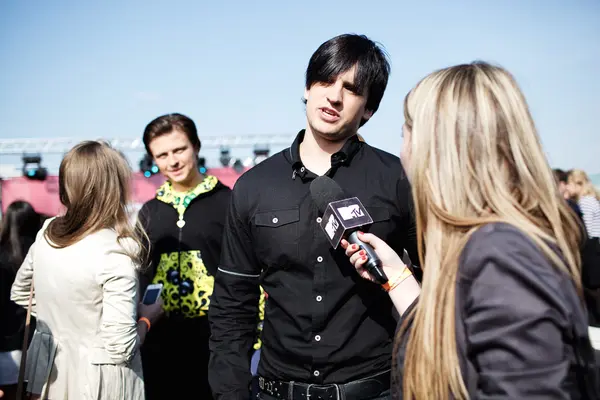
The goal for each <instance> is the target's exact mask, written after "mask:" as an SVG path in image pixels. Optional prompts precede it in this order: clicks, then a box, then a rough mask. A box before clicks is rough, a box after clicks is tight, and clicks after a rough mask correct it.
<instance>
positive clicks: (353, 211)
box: [337, 204, 365, 221]
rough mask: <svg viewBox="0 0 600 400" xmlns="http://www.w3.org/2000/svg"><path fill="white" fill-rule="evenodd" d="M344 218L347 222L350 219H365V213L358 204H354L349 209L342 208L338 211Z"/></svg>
mask: <svg viewBox="0 0 600 400" xmlns="http://www.w3.org/2000/svg"><path fill="white" fill-rule="evenodd" d="M337 210H338V212H339V213H340V215H341V216H342V218H343V219H344V220H346V221H348V220H349V219H354V218H359V217H364V216H365V213H364V212H363V210H361V209H360V206H359V205H358V204H352V205H350V206H348V207H340V208H338V209H337Z"/></svg>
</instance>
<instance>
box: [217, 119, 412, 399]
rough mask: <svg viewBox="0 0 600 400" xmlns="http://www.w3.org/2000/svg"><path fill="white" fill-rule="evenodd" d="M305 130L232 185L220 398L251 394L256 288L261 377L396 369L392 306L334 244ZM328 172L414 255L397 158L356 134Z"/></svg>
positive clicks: (220, 297) (316, 379)
mask: <svg viewBox="0 0 600 400" xmlns="http://www.w3.org/2000/svg"><path fill="white" fill-rule="evenodd" d="M303 138H304V131H301V132H300V134H299V135H298V137H297V138H296V140H295V142H294V143H293V144H292V146H291V147H290V148H288V149H286V150H284V151H282V152H281V153H278V154H276V155H274V156H273V157H271V158H269V159H267V160H265V161H263V162H262V163H260V164H258V165H257V166H255V167H253V168H252V169H251V170H249V171H248V172H246V173H245V174H244V175H243V176H241V177H240V178H239V180H238V181H237V182H236V185H235V188H234V190H233V194H232V199H231V204H230V210H229V214H228V217H227V222H226V225H225V233H224V237H223V248H222V254H221V263H220V267H219V271H218V273H217V276H216V278H215V286H214V292H213V297H212V302H211V307H210V311H209V321H210V324H211V340H210V347H211V361H210V368H209V379H210V383H211V387H212V390H213V392H215V394H217V396H218V397H219V398H223V399H242V398H247V396H248V384H249V381H250V366H249V365H250V362H249V360H250V355H251V348H252V342H253V339H254V337H253V335H254V333H255V328H256V322H257V303H258V298H259V293H260V291H259V285H262V287H263V288H264V290H265V291H266V292H267V294H268V299H267V302H266V310H265V319H264V326H263V331H262V343H263V344H262V351H261V360H260V364H259V371H258V372H259V374H260V375H261V376H264V377H265V378H269V379H273V380H281V381H296V382H306V383H315V384H327V383H344V382H349V381H353V380H356V379H359V378H362V377H366V376H369V375H372V374H376V373H379V372H383V371H385V370H387V369H389V368H390V366H391V356H392V343H393V341H394V332H395V328H396V321H395V319H394V317H393V314H392V303H391V301H390V298H389V296H388V294H387V293H386V292H385V291H384V290H383V289H382V288H381V287H380V286H379V285H377V284H375V283H372V282H369V281H367V280H364V279H362V278H361V277H360V276H359V275H358V274H357V273H356V271H355V269H354V267H353V266H352V265H351V264H350V262H349V261H348V258H347V257H346V256H345V255H344V250H343V249H342V248H341V247H339V248H338V249H337V250H334V249H333V248H331V246H330V244H329V242H328V241H327V238H326V236H325V233H324V232H323V231H322V229H321V227H320V226H319V222H320V217H321V215H319V212H318V210H317V206H316V204H315V203H314V202H313V201H312V198H311V195H310V190H309V188H310V183H311V181H312V180H313V179H314V178H316V175H315V174H314V173H312V172H310V171H309V170H307V169H306V168H305V167H304V165H303V164H302V161H301V160H300V153H299V146H300V142H301V141H302V139H303ZM327 175H328V176H329V177H331V178H332V179H334V180H335V181H336V182H337V183H338V184H339V185H340V186H341V187H342V188H343V189H344V191H345V192H346V193H347V194H348V195H349V196H356V197H358V198H359V199H360V200H361V202H362V203H363V204H364V205H365V207H366V208H367V210H368V211H369V213H370V214H371V217H372V218H373V221H374V223H373V224H372V225H371V226H370V228H368V229H366V230H367V231H370V232H372V233H374V234H376V235H377V236H379V237H380V238H382V239H383V240H385V241H386V242H387V243H388V244H389V245H390V246H391V247H392V248H394V249H395V250H396V251H397V252H398V253H399V254H402V252H403V250H404V249H406V250H407V251H408V253H409V255H410V257H411V259H412V260H413V261H416V260H417V256H416V252H417V251H416V232H415V225H414V219H413V218H412V210H411V208H412V201H411V193H410V187H409V184H408V181H407V180H406V177H405V174H404V171H403V169H402V166H401V164H400V161H399V159H398V157H396V156H393V155H391V154H388V153H386V152H384V151H381V150H379V149H376V148H373V147H371V146H369V145H368V144H366V143H365V142H363V141H361V140H360V139H359V138H358V137H357V136H354V137H352V138H351V139H349V140H348V141H347V143H346V144H345V145H344V147H343V148H342V149H341V150H340V151H339V152H337V153H335V154H333V155H332V156H331V169H330V170H329V171H328V172H327Z"/></svg>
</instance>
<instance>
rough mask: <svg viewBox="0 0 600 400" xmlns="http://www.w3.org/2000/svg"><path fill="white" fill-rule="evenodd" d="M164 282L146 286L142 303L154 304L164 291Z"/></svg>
mask: <svg viewBox="0 0 600 400" xmlns="http://www.w3.org/2000/svg"><path fill="white" fill-rule="evenodd" d="M162 289H163V284H162V283H154V284H152V285H148V287H147V288H146V292H145V293H144V298H143V299H142V303H144V304H154V303H156V301H157V300H158V298H159V297H160V293H161V292H162Z"/></svg>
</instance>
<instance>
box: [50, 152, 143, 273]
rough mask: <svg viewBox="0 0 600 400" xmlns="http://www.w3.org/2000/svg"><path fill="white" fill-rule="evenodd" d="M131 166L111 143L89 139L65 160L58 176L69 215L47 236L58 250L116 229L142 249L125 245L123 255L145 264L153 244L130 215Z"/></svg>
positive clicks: (52, 226) (52, 224)
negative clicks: (105, 230) (128, 209)
mask: <svg viewBox="0 0 600 400" xmlns="http://www.w3.org/2000/svg"><path fill="white" fill-rule="evenodd" d="M130 184H131V168H130V167H129V164H128V163H127V160H126V159H125V158H124V157H123V155H122V154H121V153H119V152H118V151H117V150H115V149H113V148H112V147H111V146H110V145H109V144H107V143H104V142H97V141H84V142H82V143H79V144H77V145H76V146H75V147H73V148H72V149H71V150H70V151H69V152H68V153H67V154H66V155H65V157H64V158H63V160H62V162H61V164H60V169H59V176H58V186H59V189H58V190H59V197H60V202H61V203H62V204H63V205H64V206H65V207H66V212H65V214H64V215H63V216H59V217H57V218H55V219H54V220H53V221H51V222H50V224H49V226H48V228H47V229H46V232H45V237H46V240H47V241H48V243H49V244H50V245H51V246H53V247H55V248H64V247H67V246H71V245H73V244H75V243H77V242H78V241H80V240H81V239H83V238H84V237H85V236H87V235H89V234H91V233H94V232H97V231H99V230H102V229H114V230H115V231H116V232H117V234H118V238H119V241H121V240H123V239H126V238H129V239H133V240H134V242H135V244H136V245H137V246H130V245H124V246H123V253H125V254H127V255H129V256H130V257H131V258H132V260H133V261H134V262H136V263H137V264H138V265H140V266H143V265H145V262H146V260H147V256H148V251H149V246H148V243H149V240H148V237H147V235H146V234H145V232H144V230H143V229H142V228H141V226H140V225H139V223H136V224H135V225H133V224H132V223H131V219H130V218H129V214H128V211H127V204H128V201H129V194H130Z"/></svg>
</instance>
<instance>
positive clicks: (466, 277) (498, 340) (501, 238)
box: [394, 224, 600, 400]
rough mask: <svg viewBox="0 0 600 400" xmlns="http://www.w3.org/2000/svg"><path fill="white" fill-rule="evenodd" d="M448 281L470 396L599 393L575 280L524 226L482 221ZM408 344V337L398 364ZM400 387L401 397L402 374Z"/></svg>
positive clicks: (557, 396)
mask: <svg viewBox="0 0 600 400" xmlns="http://www.w3.org/2000/svg"><path fill="white" fill-rule="evenodd" d="M425 273H427V272H425ZM447 284H448V285H452V284H455V285H457V286H456V341H457V349H458V355H459V360H460V363H461V370H462V375H463V379H464V382H465V384H466V386H467V390H468V392H469V395H470V398H471V399H528V400H531V399H540V400H541V399H544V400H548V399H588V398H590V399H598V398H600V393H599V392H598V386H597V385H598V382H597V371H596V370H594V351H593V349H592V346H591V344H590V340H589V336H588V329H587V328H588V327H587V315H586V311H585V309H584V306H583V303H582V300H581V299H580V298H579V297H578V294H577V291H576V288H575V285H574V284H573V282H572V281H571V279H570V278H569V277H568V276H567V275H566V274H564V273H562V272H559V271H558V269H556V268H555V267H554V266H553V265H552V264H551V263H550V261H549V260H548V259H547V258H546V257H545V256H544V255H543V253H542V252H541V250H540V249H539V248H538V247H537V246H536V245H535V244H534V243H533V242H532V241H531V240H530V239H529V238H528V237H526V236H525V235H524V234H523V233H522V232H521V231H519V230H517V229H516V228H515V227H513V226H510V225H507V224H489V225H486V226H483V227H481V228H480V229H479V230H478V231H477V232H475V233H474V234H473V235H472V236H471V238H470V239H469V241H468V243H467V245H466V246H465V248H464V250H463V253H462V255H461V257H460V266H459V276H458V279H457V282H456V283H453V282H448V283H447ZM417 301H418V300H417ZM416 305H417V302H415V303H414V304H413V305H412V306H411V307H410V309H412V308H414V307H415V306H416ZM410 309H409V310H410ZM404 315H408V312H407V313H405V314H404ZM401 322H402V321H401ZM409 334H410V333H409ZM405 346H406V337H404V338H403V340H402V342H401V345H400V346H399V347H398V353H397V358H396V360H397V366H398V371H402V369H403V364H404V354H405ZM592 386H594V387H592ZM394 391H395V392H396V393H397V394H399V395H400V396H399V398H402V378H401V376H400V379H398V380H396V381H395V385H394ZM585 391H588V393H585Z"/></svg>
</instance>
